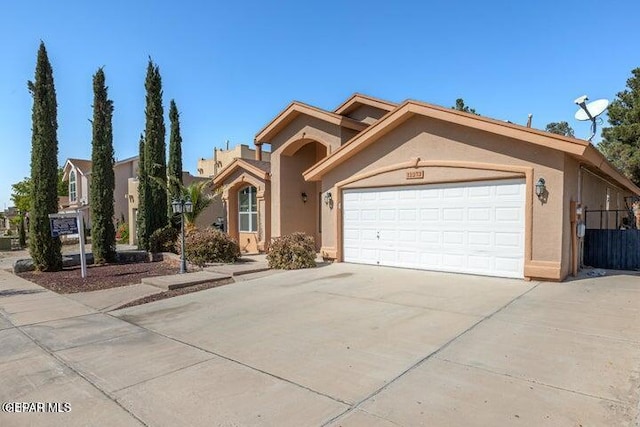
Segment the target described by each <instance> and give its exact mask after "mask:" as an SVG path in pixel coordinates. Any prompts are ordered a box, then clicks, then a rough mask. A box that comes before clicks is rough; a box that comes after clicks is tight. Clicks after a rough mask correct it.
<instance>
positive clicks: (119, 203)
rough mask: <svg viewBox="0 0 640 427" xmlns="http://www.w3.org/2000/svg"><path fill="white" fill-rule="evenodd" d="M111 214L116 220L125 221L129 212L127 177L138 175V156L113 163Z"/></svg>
mask: <svg viewBox="0 0 640 427" xmlns="http://www.w3.org/2000/svg"><path fill="white" fill-rule="evenodd" d="M113 174H114V182H115V185H114V189H113V215H114V217H115V220H116V222H118V221H122V219H123V218H124V221H125V222H126V221H127V217H128V212H129V178H134V177H136V176H138V156H134V157H129V158H128V159H124V160H120V161H118V162H115V164H114V165H113Z"/></svg>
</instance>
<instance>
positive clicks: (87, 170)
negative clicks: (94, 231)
mask: <svg viewBox="0 0 640 427" xmlns="http://www.w3.org/2000/svg"><path fill="white" fill-rule="evenodd" d="M62 173H63V175H62V180H63V181H65V182H67V183H68V185H69V196H68V200H66V203H65V200H63V199H62V200H61V199H60V198H59V199H58V205H60V208H61V212H76V211H80V212H82V216H83V219H84V224H85V226H86V227H87V228H89V227H91V215H90V211H89V186H90V185H91V161H90V160H83V159H67V161H66V162H65V163H64V167H63V168H62Z"/></svg>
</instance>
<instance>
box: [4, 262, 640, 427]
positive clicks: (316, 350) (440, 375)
mask: <svg viewBox="0 0 640 427" xmlns="http://www.w3.org/2000/svg"><path fill="white" fill-rule="evenodd" d="M2 290H4V292H5V294H4V295H3V294H1V293H0V314H1V315H2V317H0V400H3V401H10V402H11V401H21V402H31V401H42V402H48V401H59V400H62V401H64V402H69V403H70V405H71V408H72V410H71V412H69V413H64V414H31V413H27V414H25V413H20V414H15V413H1V414H0V425H21V424H23V425H28V424H30V423H35V424H37V425H41V424H50V425H62V424H64V425H74V424H75V425H84V424H86V423H90V424H93V425H140V424H146V425H150V426H165V425H166V426H175V425H206V426H209V425H221V426H244V425H273V426H307V425H308V426H321V425H330V426H385V427H386V426H417V425H425V426H442V425H445V426H446V425H453V426H456V425H465V426H473V425H477V426H486V425H512V424H513V425H523V426H540V425H550V426H564V425H567V426H578V425H584V426H587V425H602V426H611V425H616V426H618V425H634V424H637V423H638V397H639V391H640V390H639V385H640V277H637V276H631V275H608V276H605V277H599V278H587V279H581V280H576V281H570V282H566V283H537V282H524V281H518V280H508V279H495V278H486V277H476V276H464V275H455V274H439V273H431V272H421V271H413V270H401V269H393V268H382V267H369V266H359V265H349V264H334V265H329V266H325V267H320V268H317V269H314V270H305V271H290V272H282V273H278V274H275V275H271V276H268V277H262V278H258V279H255V280H249V281H245V282H242V283H237V284H234V285H230V286H225V287H221V288H215V289H211V290H208V291H203V292H199V293H195V294H190V295H185V296H182V297H178V298H174V299H170V300H165V301H160V302H157V303H153V304H148V305H146V306H139V307H134V308H130V309H125V310H120V311H116V312H111V313H108V314H104V313H98V312H96V311H94V310H92V309H90V308H88V307H86V306H83V305H82V304H80V303H78V302H76V301H72V300H70V299H67V298H65V297H62V296H58V295H55V294H52V293H50V292H48V291H41V290H40V288H38V287H36V286H35V285H30V284H28V282H27V283H24V282H23V281H21V280H20V279H17V278H15V277H13V276H9V275H7V274H6V273H1V274H0V292H1V291H2ZM18 291H19V292H18Z"/></svg>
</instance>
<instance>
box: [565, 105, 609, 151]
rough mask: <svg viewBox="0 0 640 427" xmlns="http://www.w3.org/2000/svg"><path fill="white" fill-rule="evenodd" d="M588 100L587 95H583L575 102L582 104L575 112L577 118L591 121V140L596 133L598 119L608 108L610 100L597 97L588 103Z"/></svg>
mask: <svg viewBox="0 0 640 427" xmlns="http://www.w3.org/2000/svg"><path fill="white" fill-rule="evenodd" d="M588 100H589V98H588V97H587V95H582V96H581V97H579V98H577V99H576V100H575V101H573V102H574V103H576V104H577V105H579V106H580V109H579V110H578V111H576V114H575V118H576V120H580V121H587V120H590V121H591V136H589V139H588V141H591V140H592V139H593V137H594V136H595V135H596V119H597V118H598V116H599V115H600V114H602V113H604V110H606V109H607V107H608V106H609V101H608V100H606V99H596V100H595V101H592V102H590V103H588V104H587V101H588Z"/></svg>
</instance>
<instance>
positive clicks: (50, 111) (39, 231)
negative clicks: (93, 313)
mask: <svg viewBox="0 0 640 427" xmlns="http://www.w3.org/2000/svg"><path fill="white" fill-rule="evenodd" d="M27 86H28V88H29V92H30V93H31V95H32V96H33V108H32V114H31V119H32V125H31V127H32V129H31V182H32V186H31V206H30V210H29V220H30V221H29V252H30V253H31V258H33V262H34V265H35V266H36V268H37V269H38V270H40V271H58V270H61V269H62V253H61V243H60V239H59V238H52V237H51V227H50V224H49V214H50V213H55V212H57V211H58V194H57V189H58V135H57V131H58V118H57V114H58V111H57V110H58V104H57V101H56V90H55V86H54V84H53V69H52V68H51V63H50V62H49V58H48V57H47V50H46V48H45V46H44V42H40V48H39V49H38V59H37V63H36V72H35V79H34V81H33V82H31V81H29V82H28V83H27Z"/></svg>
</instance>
